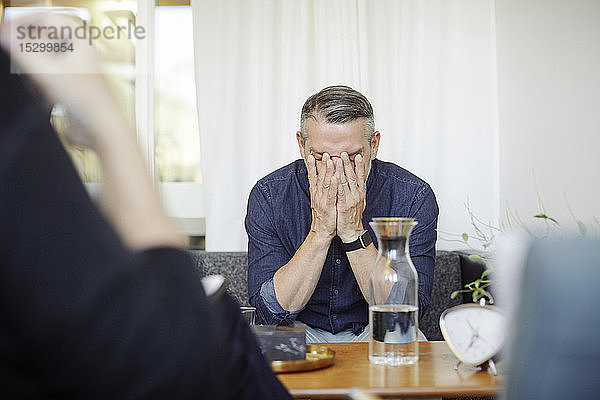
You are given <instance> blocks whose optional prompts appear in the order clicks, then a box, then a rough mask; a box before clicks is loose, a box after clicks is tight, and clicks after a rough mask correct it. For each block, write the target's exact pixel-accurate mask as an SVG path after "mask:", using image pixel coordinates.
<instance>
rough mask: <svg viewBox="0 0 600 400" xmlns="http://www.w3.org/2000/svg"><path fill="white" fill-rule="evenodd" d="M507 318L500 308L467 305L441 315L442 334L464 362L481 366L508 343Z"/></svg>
mask: <svg viewBox="0 0 600 400" xmlns="http://www.w3.org/2000/svg"><path fill="white" fill-rule="evenodd" d="M504 325H505V317H504V315H503V314H502V313H500V312H499V311H498V310H497V309H496V308H494V307H490V306H480V305H477V304H463V305H460V306H456V307H453V308H450V309H448V310H446V311H444V312H443V313H442V316H441V317H440V328H441V330H442V335H444V339H445V340H446V342H447V343H448V346H449V347H450V349H451V350H452V351H453V352H454V354H455V355H456V356H457V357H458V359H459V360H460V361H462V362H463V363H465V364H469V365H480V364H482V363H484V362H485V361H487V360H489V359H490V358H492V357H493V356H494V355H496V353H498V351H499V350H500V348H501V347H502V343H503V342H504Z"/></svg>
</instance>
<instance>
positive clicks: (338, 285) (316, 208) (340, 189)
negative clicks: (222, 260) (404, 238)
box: [246, 86, 438, 342]
mask: <svg viewBox="0 0 600 400" xmlns="http://www.w3.org/2000/svg"><path fill="white" fill-rule="evenodd" d="M374 125H375V124H374V118H373V108H372V107H371V104H370V103H369V101H368V100H367V99H366V98H365V97H364V96H363V95H362V94H360V93H359V92H357V91H355V90H353V89H351V88H349V87H346V86H330V87H327V88H325V89H323V90H321V91H320V92H318V93H316V94H314V95H312V96H311V97H309V98H308V99H307V100H306V102H305V103H304V106H303V107H302V115H301V117H300V131H299V132H297V133H296V139H297V140H298V146H299V149H300V155H301V157H302V159H301V160H296V161H294V162H293V163H291V164H289V165H286V166H285V167H282V168H280V169H278V170H276V171H275V172H272V173H271V174H269V175H267V176H266V177H264V178H262V179H261V180H260V181H258V182H257V183H256V185H255V186H254V188H253V189H252V191H251V193H250V197H249V199H248V212H247V215H246V231H247V233H248V294H249V296H250V303H251V304H252V305H253V306H254V307H256V309H257V322H258V323H266V324H286V323H293V322H294V321H295V320H298V321H302V322H304V323H305V324H307V341H309V342H329V341H331V342H333V341H337V342H341V341H367V340H368V329H365V327H366V326H367V324H368V304H367V302H368V299H369V277H370V273H371V268H372V267H373V266H374V264H375V259H376V257H377V249H376V243H372V242H371V241H372V240H374V239H375V236H374V234H373V231H372V230H371V228H370V226H369V221H370V220H371V219H372V218H373V217H412V218H414V219H415V220H416V221H418V225H417V227H416V228H415V230H414V231H413V234H412V235H411V238H410V240H411V242H410V250H411V257H412V260H413V263H414V264H415V267H416V269H417V272H418V276H419V314H420V315H422V314H423V312H424V310H425V309H426V308H427V306H428V305H429V301H430V296H431V288H432V282H433V269H434V264H435V241H436V227H437V217H438V206H437V202H436V199H435V195H434V193H433V191H432V190H431V188H430V187H429V185H428V184H427V183H426V182H424V181H423V180H421V179H419V178H418V177H416V176H415V175H413V174H412V173H410V172H408V171H406V170H405V169H403V168H401V167H399V166H397V165H395V164H392V163H388V162H383V161H380V160H377V159H376V158H375V157H376V156H377V150H378V147H379V139H380V133H379V132H378V131H376V130H375V128H374Z"/></svg>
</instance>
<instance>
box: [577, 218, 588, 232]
mask: <svg viewBox="0 0 600 400" xmlns="http://www.w3.org/2000/svg"><path fill="white" fill-rule="evenodd" d="M577 227H578V228H579V232H581V234H582V235H583V236H585V234H586V233H587V226H585V224H584V223H583V222H581V221H579V220H577Z"/></svg>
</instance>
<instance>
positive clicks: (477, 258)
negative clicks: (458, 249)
mask: <svg viewBox="0 0 600 400" xmlns="http://www.w3.org/2000/svg"><path fill="white" fill-rule="evenodd" d="M481 259H482V258H481V256H480V255H479V254H471V255H469V260H471V261H479V260H481Z"/></svg>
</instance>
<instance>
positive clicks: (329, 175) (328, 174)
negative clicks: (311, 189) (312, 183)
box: [323, 153, 335, 189]
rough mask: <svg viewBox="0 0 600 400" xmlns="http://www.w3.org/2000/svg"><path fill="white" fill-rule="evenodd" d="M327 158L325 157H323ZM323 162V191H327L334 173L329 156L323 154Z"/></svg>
mask: <svg viewBox="0 0 600 400" xmlns="http://www.w3.org/2000/svg"><path fill="white" fill-rule="evenodd" d="M325 156H327V157H325ZM323 162H324V163H325V168H326V169H325V178H324V179H323V189H328V188H329V187H330V186H331V178H332V177H333V175H334V174H333V173H334V172H335V166H334V165H333V161H332V160H331V158H329V154H327V153H325V154H323Z"/></svg>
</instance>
